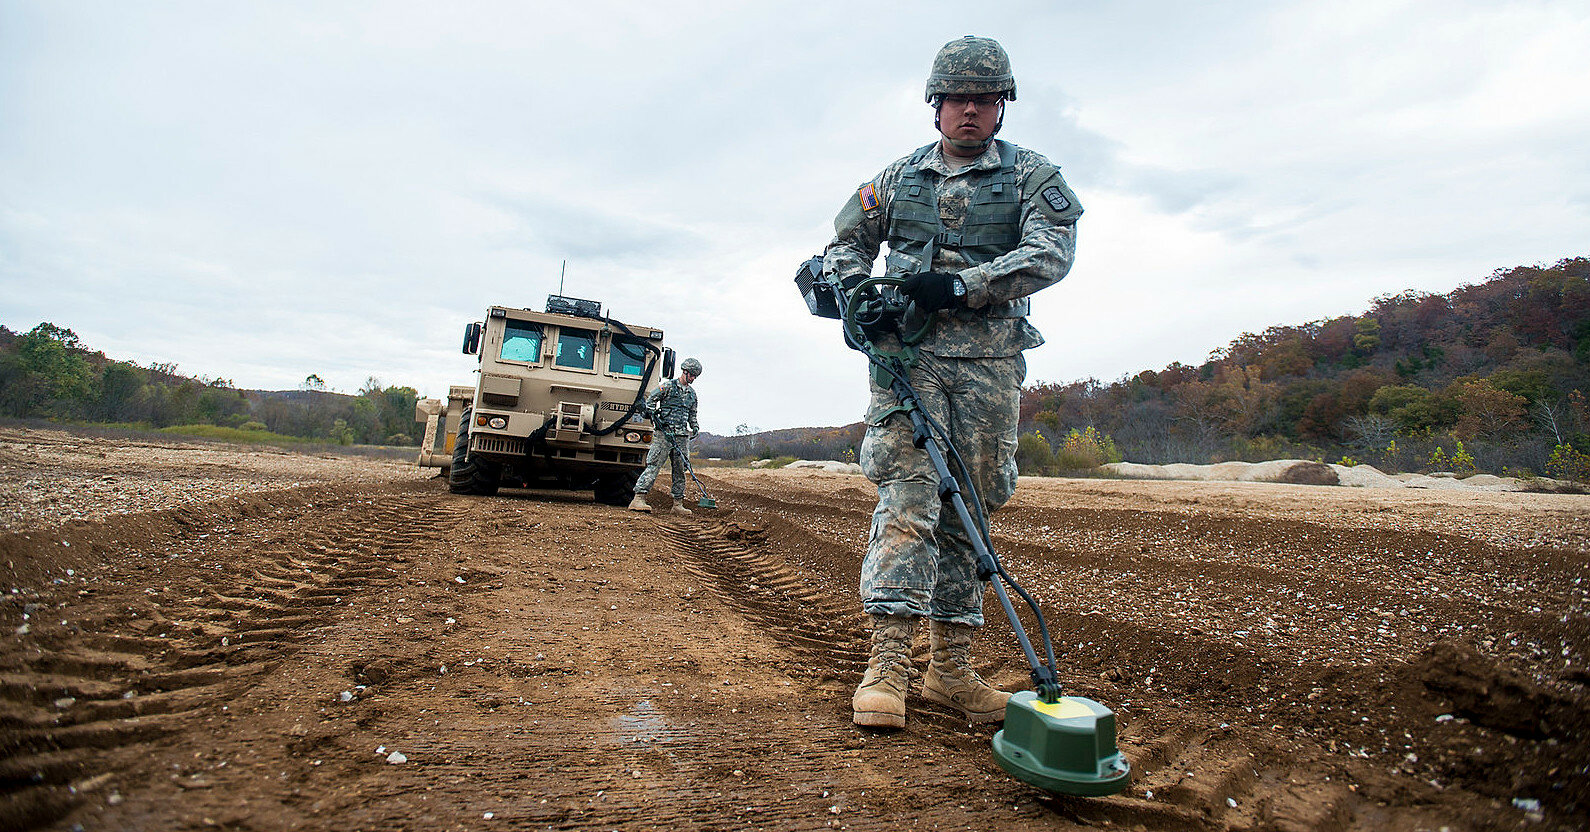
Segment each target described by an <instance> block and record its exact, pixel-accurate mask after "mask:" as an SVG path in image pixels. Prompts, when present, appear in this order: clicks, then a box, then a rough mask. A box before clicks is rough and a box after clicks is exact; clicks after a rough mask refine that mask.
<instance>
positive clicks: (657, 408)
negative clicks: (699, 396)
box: [635, 379, 700, 501]
mask: <svg viewBox="0 0 1590 832" xmlns="http://www.w3.org/2000/svg"><path fill="white" fill-rule="evenodd" d="M646 409H647V410H648V411H649V412H650V413H651V414H652V417H651V421H652V426H653V427H654V428H656V430H655V432H654V433H653V434H652V440H651V450H649V451H647V453H646V470H644V471H642V472H641V474H640V479H638V480H636V481H635V493H636V494H645V493H646V492H648V491H650V490H651V487H652V483H655V482H656V481H657V474H658V472H659V471H661V470H662V465H663V461H664V460H668V461H670V462H671V463H672V464H673V467H672V472H673V485H672V487H671V488H670V489H669V493H670V494H672V495H673V498H674V500H675V501H679V500H683V499H684V498H685V463H684V461H685V458H686V457H687V456H689V455H690V437H692V436H695V435H696V434H697V433H699V432H700V428H699V427H698V426H697V425H696V390H695V388H694V387H692V386H690V385H688V384H680V383H679V382H678V381H676V380H674V379H663V382H662V384H659V385H657V389H656V390H653V391H651V395H649V396H647V397H646Z"/></svg>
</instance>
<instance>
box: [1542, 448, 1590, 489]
mask: <svg viewBox="0 0 1590 832" xmlns="http://www.w3.org/2000/svg"><path fill="white" fill-rule="evenodd" d="M1546 475H1547V476H1549V477H1554V478H1556V479H1559V480H1572V481H1573V482H1590V455H1587V454H1585V453H1583V452H1581V451H1579V450H1578V449H1577V448H1574V447H1573V446H1572V445H1558V446H1557V447H1556V448H1553V449H1552V451H1551V459H1549V460H1547V462H1546Z"/></svg>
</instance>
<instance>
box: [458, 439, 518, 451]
mask: <svg viewBox="0 0 1590 832" xmlns="http://www.w3.org/2000/svg"><path fill="white" fill-rule="evenodd" d="M471 445H472V449H473V450H474V451H476V452H477V453H484V454H522V453H524V440H523V439H520V438H518V437H514V436H475V437H473V442H472V443H471Z"/></svg>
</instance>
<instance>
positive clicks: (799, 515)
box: [0, 429, 1590, 832]
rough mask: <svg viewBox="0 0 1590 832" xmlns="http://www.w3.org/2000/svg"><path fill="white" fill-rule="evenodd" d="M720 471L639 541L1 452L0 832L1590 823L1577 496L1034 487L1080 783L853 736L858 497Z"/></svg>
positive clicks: (48, 447) (546, 524) (566, 501)
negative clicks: (705, 504)
mask: <svg viewBox="0 0 1590 832" xmlns="http://www.w3.org/2000/svg"><path fill="white" fill-rule="evenodd" d="M140 460H147V461H146V462H140ZM107 478H108V479H107ZM703 479H704V480H705V481H706V483H707V486H708V488H710V489H711V490H712V493H713V496H714V497H716V498H717V500H718V504H719V508H718V509H716V510H712V511H701V512H699V513H698V514H697V515H696V516H694V517H691V518H678V517H674V516H668V515H659V516H657V517H642V516H637V515H635V514H632V513H628V512H625V511H624V510H622V509H617V508H611V507H607V506H603V505H599V504H596V503H593V502H592V501H591V500H590V498H589V495H569V494H563V493H556V492H517V491H504V492H503V494H502V495H501V496H498V497H493V498H485V499H482V498H465V497H458V496H453V495H450V494H448V493H447V491H446V488H445V487H444V486H443V484H442V482H441V481H439V480H435V479H428V478H426V474H425V473H422V472H417V471H415V470H413V469H411V468H409V467H407V466H402V465H397V464H392V463H382V462H378V461H372V460H359V459H347V458H336V457H329V456H328V457H298V456H292V455H283V454H276V453H271V454H262V453H260V452H258V451H251V450H248V449H236V448H226V447H224V446H209V445H182V444H179V443H148V444H146V445H145V446H143V447H130V446H128V443H126V442H125V441H121V440H104V439H94V438H91V437H77V436H72V435H69V434H64V433H58V432H46V433H41V432H36V431H23V430H15V429H12V430H4V431H0V518H6V524H5V528H6V529H7V531H6V533H4V534H3V535H0V580H3V581H4V583H3V585H0V589H3V590H4V600H3V602H0V627H3V630H0V632H3V633H4V637H3V639H0V760H3V762H0V784H3V799H0V828H5V829H61V830H66V829H78V828H81V829H86V830H111V829H118V830H119V829H149V830H155V829H214V828H220V829H239V830H278V829H294V828H299V829H326V830H338V832H344V831H348V830H360V829H364V830H388V829H401V830H440V829H471V830H496V829H548V828H550V829H652V828H669V829H829V828H849V829H877V830H882V829H901V828H922V829H931V828H943V829H955V828H960V829H1021V830H1026V829H1041V830H1073V829H1095V828H1120V829H1141V830H1189V829H1191V830H1247V829H1255V830H1257V829H1273V830H1417V829H1426V830H1432V832H1434V830H1439V829H1443V828H1445V829H1449V830H1493V829H1552V830H1557V829H1562V830H1567V829H1582V828H1585V826H1586V825H1587V823H1590V719H1587V704H1590V687H1587V686H1590V672H1587V664H1586V662H1587V661H1590V658H1587V651H1590V632H1587V630H1590V628H1587V625H1586V621H1587V619H1586V611H1587V593H1590V497H1583V496H1568V495H1532V494H1482V495H1466V494H1453V493H1445V492H1444V493H1426V494H1417V493H1413V494H1410V493H1406V492H1401V491H1396V492H1394V491H1371V490H1365V489H1346V488H1332V487H1320V486H1278V485H1259V484H1240V485H1239V484H1212V483H1153V482H1115V481H1102V480H1041V479H1035V480H1023V482H1022V485H1021V487H1020V489H1019V491H1018V495H1017V498H1016V500H1015V501H1013V503H1012V505H1011V506H1010V507H1008V508H1007V509H1006V510H1005V511H1002V512H1000V514H999V515H998V516H997V518H996V522H995V539H996V543H997V545H998V546H999V547H1000V549H1001V553H1002V555H1003V557H1004V558H1005V561H1006V564H1007V566H1008V567H1009V569H1010V570H1011V571H1012V572H1013V573H1014V574H1015V575H1016V576H1017V577H1018V578H1020V579H1022V581H1023V583H1024V585H1026V586H1027V587H1028V589H1030V590H1031V591H1032V592H1033V593H1034V594H1036V595H1037V596H1038V597H1039V598H1040V599H1041V600H1042V602H1043V605H1044V609H1045V611H1046V614H1047V615H1048V617H1049V621H1050V626H1051V627H1052V628H1053V630H1054V631H1055V633H1056V641H1057V642H1059V645H1058V646H1059V647H1060V648H1061V650H1062V651H1063V658H1062V660H1061V673H1060V675H1061V679H1062V682H1063V683H1064V684H1066V685H1067V687H1068V690H1069V691H1070V692H1073V693H1077V694H1080V695H1085V696H1089V697H1092V698H1094V699H1097V700H1099V701H1101V702H1105V703H1107V704H1110V705H1111V706H1112V707H1115V708H1116V710H1117V713H1118V715H1119V718H1120V722H1121V726H1122V727H1121V745H1122V748H1123V750H1124V751H1125V752H1126V754H1127V756H1128V757H1129V759H1130V760H1131V761H1132V764H1133V766H1134V779H1133V783H1132V786H1131V788H1130V789H1129V790H1128V791H1127V792H1125V793H1123V794H1121V795H1117V796H1114V797H1109V798H1097V799H1082V798H1059V797H1052V796H1048V795H1045V794H1043V793H1041V792H1038V791H1036V790H1034V789H1032V788H1030V787H1028V786H1025V785H1023V784H1021V783H1020V782H1017V781H1015V780H1013V779H1011V778H1010V777H1008V776H1006V775H1005V774H1004V773H1003V772H1002V771H1001V770H1000V769H999V768H998V767H997V766H996V765H995V764H994V762H993V760H992V758H991V757H990V755H989V750H988V748H989V740H990V737H991V736H992V733H993V730H994V728H993V727H977V728H973V727H970V726H968V725H966V724H964V723H962V722H961V721H960V720H958V719H957V718H956V717H955V716H954V715H953V714H952V713H951V712H949V711H946V710H944V709H941V708H938V707H936V706H933V705H930V704H928V703H926V702H924V701H922V700H920V699H913V700H912V701H911V703H910V707H911V709H912V710H911V716H910V723H909V725H908V726H907V728H906V729H905V730H903V731H901V732H897V733H872V732H866V731H862V730H859V729H857V728H855V727H854V726H852V725H851V723H850V715H849V710H848V705H849V702H848V699H849V694H850V690H851V687H852V686H853V685H854V683H855V681H856V679H857V678H858V677H859V674H860V669H861V666H862V663H863V661H864V658H865V642H864V641H863V639H862V621H861V617H860V615H859V613H858V611H857V601H856V599H855V585H856V579H857V573H858V571H859V565H860V558H861V554H862V551H863V548H864V544H865V536H866V530H867V526H868V522H869V517H870V512H871V508H872V501H873V497H874V492H873V490H872V488H871V486H870V484H869V483H867V482H866V480H864V479H862V478H860V477H853V476H844V475H834V474H824V473H817V472H784V471H773V472H759V471H747V470H736V469H709V470H707V471H704V472H703ZM185 483H202V484H203V488H201V489H198V491H199V492H201V493H200V494H199V496H198V497H196V496H195V489H193V488H183V487H181V486H182V485H183V484H185ZM665 493H666V491H665V489H663V488H661V487H660V488H659V491H658V492H656V493H655V494H654V504H656V503H662V504H664V505H666V504H667V502H668V501H667V498H666V496H661V497H660V499H658V498H657V496H658V495H662V494H665ZM125 494H134V495H138V496H137V499H136V500H135V501H133V503H132V504H128V501H127V500H126V499H122V498H119V497H118V496H117V495H125ZM45 496H49V497H51V498H52V499H44V497H45ZM201 497H202V499H201ZM989 612H990V613H991V615H990V626H989V627H987V628H986V630H985V632H984V635H983V637H982V638H981V639H980V643H979V645H978V647H977V655H978V656H979V658H980V659H981V660H982V661H983V665H982V666H981V668H980V669H981V670H982V671H983V673H984V675H985V676H987V677H989V678H991V679H992V680H994V681H995V682H996V683H998V684H1001V685H1003V686H1005V687H1006V688H1008V689H1018V688H1020V687H1022V686H1023V685H1024V684H1025V683H1026V675H1027V674H1026V668H1025V666H1024V664H1023V662H1022V661H1020V660H1019V658H1018V653H1017V651H1016V649H1015V647H1014V645H1013V642H1012V639H1011V638H1010V630H1009V627H1008V626H1007V625H1005V624H1004V623H1003V622H1002V621H999V620H998V616H997V610H996V608H995V606H994V604H993V603H992V602H991V601H990V604H989ZM919 648H922V649H923V652H925V645H919ZM923 658H925V657H923Z"/></svg>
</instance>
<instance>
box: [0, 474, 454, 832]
mask: <svg viewBox="0 0 1590 832" xmlns="http://www.w3.org/2000/svg"><path fill="white" fill-rule="evenodd" d="M312 507H313V504H310V508H311V509H312ZM434 513H435V510H434V507H430V506H427V505H425V504H424V502H423V501H421V500H419V499H416V498H413V497H410V498H407V499H397V500H391V501H382V504H378V503H377V501H375V500H363V501H359V503H357V504H355V505H353V506H342V507H340V510H333V511H321V512H319V518H318V519H321V520H323V521H324V522H322V523H320V524H317V525H316V528H315V531H314V532H312V533H311V534H310V535H306V536H299V535H296V534H294V533H293V532H291V531H287V532H265V533H262V532H260V531H258V530H256V529H254V528H253V527H252V525H251V524H250V523H248V522H237V521H236V520H235V519H233V518H225V519H224V520H220V521H219V522H218V526H219V528H220V529H221V532H220V533H219V534H216V535H213V536H212V535H211V534H210V533H208V532H205V533H199V534H198V535H197V537H196V539H192V540H189V541H181V540H168V541H166V542H165V543H166V546H168V547H169V548H170V549H171V550H172V554H171V555H170V559H171V560H176V559H177V558H178V555H177V554H176V552H175V550H176V549H177V548H178V547H179V546H180V545H182V544H183V543H185V542H186V543H189V544H195V545H196V548H197V551H196V552H195V554H194V556H192V557H187V558H184V561H191V560H194V559H197V560H198V561H200V562H201V563H200V564H198V565H197V566H195V565H193V564H191V563H184V564H182V565H180V566H178V565H175V564H164V563H160V562H159V560H160V559H158V558H153V557H152V556H151V559H152V560H153V561H154V562H153V563H152V564H151V565H150V566H148V567H142V566H141V565H130V567H129V568H131V569H133V570H134V571H139V570H140V569H151V570H154V571H158V572H159V573H160V574H161V575H162V576H163V577H164V578H166V579H167V582H166V583H164V584H162V585H160V586H159V588H158V589H156V588H154V587H145V588H144V590H143V594H142V597H137V596H134V597H129V598H125V599H123V603H125V612H124V613H122V614H120V615H111V616H106V615H96V616H93V617H89V618H84V619H80V620H76V621H70V622H68V621H67V620H61V624H60V626H50V624H51V623H53V622H50V621H49V614H48V612H46V610H47V608H48V606H49V605H48V604H47V603H44V602H43V599H41V602H40V603H36V604H30V605H28V609H27V612H28V613H29V615H28V619H29V622H30V623H29V625H28V626H27V627H26V628H25V632H22V633H19V635H22V636H24V639H25V646H24V645H17V646H19V647H22V649H12V650H8V651H6V653H5V655H3V656H0V729H3V732H0V757H3V758H5V762H4V763H0V826H5V827H6V828H15V829H29V828H35V827H38V826H42V825H47V824H49V823H50V822H52V821H53V820H55V819H56V818H59V817H62V816H63V815H65V814H66V813H68V812H70V811H71V810H72V809H73V808H74V807H75V806H76V805H77V803H78V802H79V801H80V800H81V798H82V796H83V795H84V794H85V793H88V792H91V791H94V790H95V789H98V788H101V787H102V786H104V785H105V784H106V783H107V782H108V781H109V780H111V779H112V778H113V777H114V774H115V770H116V767H117V764H118V761H125V760H127V759H129V756H136V754H137V753H138V749H139V747H140V746H143V745H146V744H148V743H154V742H159V741H160V740H161V739H162V738H165V737H167V736H170V735H172V734H175V733H178V732H181V731H183V730H184V729H185V728H187V727H188V726H189V725H190V724H191V722H192V720H193V719H194V718H195V717H196V715H198V714H200V713H202V712H209V711H213V710H214V709H215V708H217V707H219V706H220V705H221V704H223V703H225V702H227V701H229V700H232V699H234V698H235V697H237V696H238V695H239V694H240V693H241V692H243V691H244V690H247V689H248V688H249V687H251V686H252V685H253V684H254V683H255V681H256V680H257V679H258V678H259V677H260V676H261V675H263V674H265V673H268V672H269V671H270V669H271V668H272V667H273V666H274V665H275V664H276V663H277V662H278V661H279V660H280V659H281V658H283V657H284V656H287V655H290V654H292V653H293V652H294V651H295V650H296V649H297V645H299V644H300V643H302V642H304V641H305V640H307V639H311V638H313V637H314V630H315V629H316V628H318V627H320V626H323V625H325V624H326V623H327V622H328V621H329V620H330V619H331V618H333V617H334V616H335V615H336V613H335V611H334V610H333V608H334V607H335V606H336V605H337V604H339V603H340V602H342V601H343V599H344V598H345V597H351V596H355V595H358V594H359V593H361V592H365V591H368V590H369V589H371V588H372V587H379V586H381V585H383V584H385V583H387V582H390V581H391V580H393V578H394V571H393V570H392V569H391V568H390V567H389V566H383V565H381V564H380V561H381V559H382V557H383V556H390V555H391V554H392V553H394V552H399V551H403V550H404V549H405V548H406V547H409V546H413V545H416V544H417V543H418V542H420V541H422V540H424V539H426V538H434V537H436V534H435V532H434V531H431V532H428V531H427V529H428V526H427V525H425V524H421V523H419V522H418V521H419V520H420V519H421V516H422V514H423V515H427V516H428V522H432V523H434V522H435V517H434V516H433V515H434ZM273 519H274V518H273ZM193 525H202V523H195V524H193ZM107 583H109V582H103V581H102V582H99V584H98V585H97V586H96V587H95V588H94V589H87V590H81V591H80V594H83V595H87V594H92V593H100V592H105V591H106V590H104V589H101V588H100V587H102V586H105V585H106V584H107ZM118 583H119V582H118ZM155 597H159V598H162V599H165V600H164V602H161V601H155V600H153V598H155ZM62 606H65V604H62ZM35 620H36V621H38V626H34V625H33V624H32V622H33V621H35ZM114 802H115V800H114V799H113V800H112V803H114Z"/></svg>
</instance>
